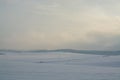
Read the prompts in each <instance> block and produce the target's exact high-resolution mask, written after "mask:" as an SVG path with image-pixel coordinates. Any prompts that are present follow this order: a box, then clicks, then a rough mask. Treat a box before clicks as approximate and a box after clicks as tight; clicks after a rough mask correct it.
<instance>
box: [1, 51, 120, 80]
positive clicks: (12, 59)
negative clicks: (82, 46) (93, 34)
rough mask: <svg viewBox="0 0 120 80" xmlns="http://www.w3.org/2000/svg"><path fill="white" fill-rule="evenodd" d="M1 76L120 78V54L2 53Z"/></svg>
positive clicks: (6, 79) (9, 79)
mask: <svg viewBox="0 0 120 80" xmlns="http://www.w3.org/2000/svg"><path fill="white" fill-rule="evenodd" d="M0 80H120V56H119V55H117V56H103V55H92V54H76V53H62V52H50V53H7V54H5V55H0Z"/></svg>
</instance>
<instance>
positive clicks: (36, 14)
mask: <svg viewBox="0 0 120 80" xmlns="http://www.w3.org/2000/svg"><path fill="white" fill-rule="evenodd" d="M1 1H4V2H6V3H7V4H8V3H9V4H19V5H13V7H9V6H10V5H7V6H8V7H9V10H8V9H6V10H5V11H3V10H1V11H2V13H4V14H2V16H4V17H2V19H0V21H2V22H3V23H2V24H1V25H0V33H1V34H0V38H1V40H0V44H1V45H0V48H1V49H2V48H3V49H56V48H74V49H99V50H112V49H113V50H116V49H119V48H120V46H119V45H120V44H119V39H120V38H119V37H120V31H119V29H120V27H119V26H120V24H119V23H120V15H119V8H120V6H119V3H118V2H119V1H118V0H115V1H113V0H104V1H101V0H92V1H89V0H74V1H73V0H51V1H48V0H44V1H43V0H26V1H20V0H1ZM99 3H100V4H99ZM4 9H5V8H4ZM0 14H1V13H0ZM3 20H4V21H3Z"/></svg>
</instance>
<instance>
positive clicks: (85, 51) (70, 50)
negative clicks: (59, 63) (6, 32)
mask: <svg viewBox="0 0 120 80" xmlns="http://www.w3.org/2000/svg"><path fill="white" fill-rule="evenodd" d="M26 52H27V53H43V52H44V53H48V52H68V53H80V54H94V55H120V51H98V50H75V49H56V50H31V51H17V50H0V55H3V54H4V53H26Z"/></svg>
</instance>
